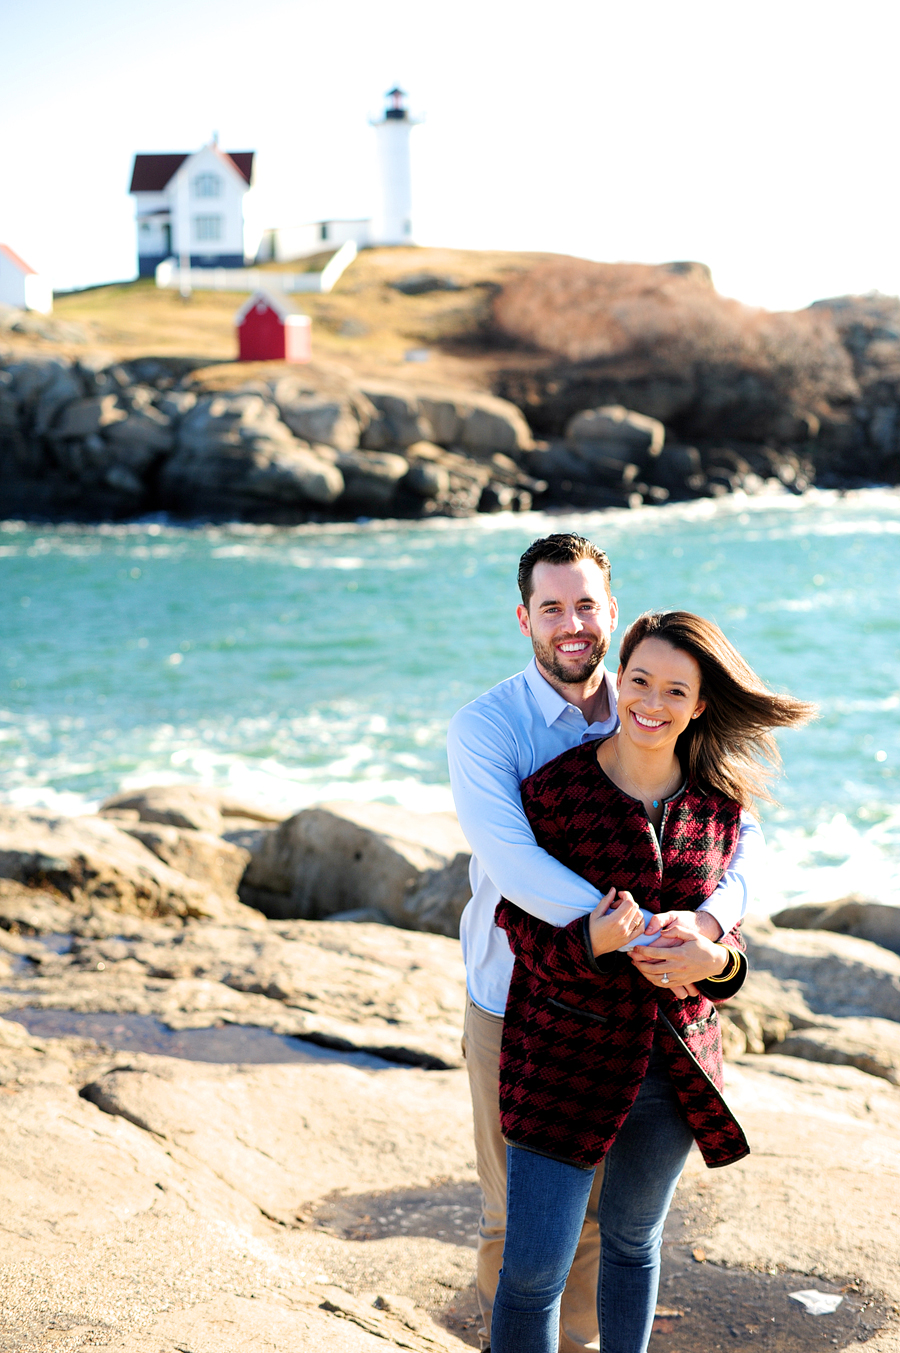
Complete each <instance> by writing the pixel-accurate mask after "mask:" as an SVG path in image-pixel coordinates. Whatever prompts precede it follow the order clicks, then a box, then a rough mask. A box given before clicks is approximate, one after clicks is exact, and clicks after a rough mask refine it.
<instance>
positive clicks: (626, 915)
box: [590, 888, 644, 958]
mask: <svg viewBox="0 0 900 1353" xmlns="http://www.w3.org/2000/svg"><path fill="white" fill-rule="evenodd" d="M643 932H644V918H643V916H642V915H641V909H640V907H639V906H638V904H637V903H636V902H635V900H634V898H633V897H632V896H631V893H626V892H622V893H618V894H617V893H616V890H615V888H610V890H609V892H608V893H607V894H606V895H605V896H604V897H602V898H601V899H600V901H599V902H598V903H597V905H596V907H595V908H594V910H593V911H592V912H591V919H590V936H591V950H592V952H593V955H594V958H598V957H599V956H600V954H611V953H614V952H615V950H616V949H621V947H622V945H623V944H627V943H628V941H629V940H633V939H634V937H635V936H636V935H642V934H643Z"/></svg>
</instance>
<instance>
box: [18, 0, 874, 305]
mask: <svg viewBox="0 0 900 1353" xmlns="http://www.w3.org/2000/svg"><path fill="white" fill-rule="evenodd" d="M2 14H3V17H2V35H0V145H2V147H3V160H4V173H3V182H2V188H0V240H3V241H4V242H5V243H8V244H10V245H11V246H12V247H13V248H14V249H16V250H17V251H18V252H19V253H20V254H22V255H23V257H25V258H26V259H27V260H28V262H30V263H31V264H32V266H33V267H36V268H38V269H39V270H41V271H45V272H47V273H49V275H50V277H51V279H52V281H53V283H54V285H55V286H56V287H58V288H63V287H71V286H77V285H85V284H89V283H93V282H101V281H106V280H112V279H118V278H124V277H131V276H133V275H134V273H135V270H136V265H135V231H134V221H133V215H134V209H133V204H132V200H131V199H130V198H129V196H128V191H127V190H128V183H129V178H130V170H131V160H132V156H133V154H134V153H135V151H174V150H189V149H196V148H198V147H199V146H200V145H202V144H203V143H204V142H205V141H207V140H209V138H210V135H211V133H212V131H213V130H218V132H219V135H220V143H221V145H222V146H223V147H224V148H225V149H233V150H255V151H256V152H257V174H256V182H257V187H256V189H255V190H254V194H253V197H254V198H255V202H254V203H253V204H252V208H251V209H252V210H253V211H254V212H255V213H257V215H258V216H259V219H260V222H261V223H263V224H267V225H272V224H293V223H297V222H302V221H305V220H315V219H317V218H319V217H322V216H342V215H349V216H367V215H369V213H370V211H371V207H372V197H371V189H370V175H371V173H372V162H373V158H374V150H373V145H372V132H371V129H370V128H369V127H368V125H367V118H368V117H369V116H370V115H371V114H375V113H377V112H379V110H380V109H381V107H382V104H383V99H382V96H383V93H384V91H385V90H387V89H388V88H390V86H391V85H392V84H393V83H395V82H397V81H399V82H400V84H401V85H402V86H403V87H404V88H405V89H407V90H409V92H410V95H411V105H412V109H413V112H414V113H416V112H418V113H422V114H424V115H425V117H426V121H425V123H424V125H423V126H421V127H419V128H418V129H417V130H416V131H415V132H414V134H413V139H414V142H415V143H416V146H415V161H414V173H415V177H414V193H415V201H414V224H415V230H416V235H417V238H418V240H419V241H420V242H421V243H423V244H443V245H451V246H457V247H462V248H481V247H484V248H491V247H493V248H504V249H547V250H553V251H557V252H562V253H572V254H580V255H583V256H585V257H589V258H598V259H608V260H619V259H636V260H641V261H649V262H659V261H664V260H667V259H676V258H693V259H700V260H702V261H703V262H705V263H708V264H709V265H710V266H711V268H712V270H713V277H714V279H715V282H716V285H717V286H718V288H719V290H720V291H721V292H723V293H725V294H726V295H732V296H737V297H738V298H739V299H741V300H743V301H746V302H749V303H751V304H756V305H765V306H768V307H770V308H773V309H791V308H795V307H799V306H803V305H807V304H808V303H809V302H810V301H812V300H815V299H816V298H818V297H822V296H833V295H837V294H841V293H844V292H865V291H871V290H875V289H877V290H880V291H883V292H887V293H890V294H897V293H900V232H898V223H897V218H898V199H900V193H898V186H897V182H898V158H900V157H898V108H900V104H898V98H897V84H898V72H897V64H898V50H900V48H898V38H900V4H898V3H897V0H855V3H853V4H852V5H851V4H850V3H849V2H848V0H843V2H842V3H841V4H838V3H835V0H814V2H813V0H752V2H751V0H712V2H710V0H682V3H680V4H674V3H672V0H643V3H640V4H635V3H630V4H629V3H622V0H619V3H615V4H612V3H609V2H608V0H591V2H589V3H584V0H558V2H557V3H556V4H553V3H548V0H542V2H541V3H536V2H535V0H516V2H515V3H514V2H513V0H453V3H452V4H451V3H446V2H445V0H409V2H408V0H343V3H339V0H324V2H323V0H315V3H311V2H310V0H255V3H253V4H248V3H247V0H155V2H154V3H153V4H152V5H148V4H141V5H135V4H128V3H126V2H125V0H79V3H77V4H73V3H72V0H3V6H2Z"/></svg>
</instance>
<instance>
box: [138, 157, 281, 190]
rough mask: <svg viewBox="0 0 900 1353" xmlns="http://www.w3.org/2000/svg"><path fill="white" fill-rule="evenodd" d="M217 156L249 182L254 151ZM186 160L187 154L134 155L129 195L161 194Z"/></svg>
mask: <svg viewBox="0 0 900 1353" xmlns="http://www.w3.org/2000/svg"><path fill="white" fill-rule="evenodd" d="M219 154H220V155H221V156H222V158H223V159H224V160H230V161H231V163H232V165H233V167H234V168H235V169H236V170H237V171H238V173H239V174H240V176H241V178H242V179H243V180H244V181H245V182H246V183H249V182H250V175H251V174H252V173H253V156H254V154H255V152H254V151H252V150H229V151H219ZM187 158H188V153H187V152H185V153H184V154H181V155H135V157H134V169H133V170H132V174H131V187H130V188H129V189H128V191H129V192H130V193H161V192H162V190H163V188H165V186H166V184H167V183H168V182H169V179H170V178H171V177H172V175H173V174H174V173H176V172H177V171H178V170H179V169H180V168H181V166H182V165H183V164H184V162H185V160H186V159H187Z"/></svg>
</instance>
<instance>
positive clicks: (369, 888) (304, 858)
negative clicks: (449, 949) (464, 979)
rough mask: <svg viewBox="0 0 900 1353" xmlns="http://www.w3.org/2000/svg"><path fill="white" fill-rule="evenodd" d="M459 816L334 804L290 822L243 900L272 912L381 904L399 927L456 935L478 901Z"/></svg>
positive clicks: (296, 913) (247, 882) (256, 866)
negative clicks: (472, 901)
mask: <svg viewBox="0 0 900 1353" xmlns="http://www.w3.org/2000/svg"><path fill="white" fill-rule="evenodd" d="M469 853H470V852H469V848H468V846H467V844H466V840H465V837H464V836H463V834H462V831H461V830H460V827H459V824H458V823H457V821H456V819H455V817H453V816H452V815H451V814H448V813H427V814H426V813H411V812H409V811H407V810H406V809H403V808H397V807H394V806H392V805H389V804H383V803H327V804H321V805H319V806H318V807H316V808H308V809H305V810H304V811H303V812H301V813H298V814H297V815H296V816H295V817H292V818H289V819H288V820H287V821H286V822H284V823H282V825H281V826H280V827H279V828H277V830H276V831H274V832H272V833H271V834H270V835H269V836H268V837H267V839H266V840H265V842H264V843H263V846H262V848H261V850H260V851H259V853H258V854H256V855H255V856H254V858H253V860H252V861H251V863H250V865H249V866H248V868H247V872H246V874H245V876H244V882H243V885H242V888H241V897H242V899H243V900H244V901H245V902H247V903H249V905H251V906H254V907H258V908H259V909H260V911H263V912H265V914H266V915H268V916H275V917H327V916H334V915H336V914H338V913H341V912H352V911H358V910H359V909H361V908H376V909H377V910H378V911H379V912H380V913H381V914H382V915H383V916H384V917H385V918H386V919H388V920H390V921H391V922H393V924H394V925H399V926H403V927H406V928H408V929H412V930H417V929H423V930H430V931H432V932H435V933H438V934H443V935H455V934H456V933H457V931H458V926H459V917H460V914H461V913H462V909H463V907H464V906H465V904H466V902H467V901H468V898H469V896H470V893H469V887H468V877H467V874H466V862H467V861H468V857H469Z"/></svg>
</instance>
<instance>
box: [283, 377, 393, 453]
mask: <svg viewBox="0 0 900 1353" xmlns="http://www.w3.org/2000/svg"><path fill="white" fill-rule="evenodd" d="M327 385H328V386H329V388H328V389H327V390H322V389H315V388H312V389H311V388H310V386H309V383H308V382H307V381H305V380H303V379H302V378H301V377H296V376H282V377H281V378H280V379H278V380H277V381H275V382H274V384H273V386H272V393H273V397H274V400H275V403H276V404H277V406H278V411H279V413H280V414H281V417H282V419H283V421H284V422H285V423H286V424H287V426H288V427H289V428H290V429H291V431H292V432H293V433H294V434H295V435H296V436H297V437H301V438H303V439H304V440H305V441H308V442H320V443H323V444H324V445H326V446H333V447H334V448H335V449H336V450H338V451H352V450H353V449H354V448H355V447H357V446H359V439H360V435H361V434H362V432H363V431H364V430H365V429H366V428H367V427H368V426H369V424H370V423H371V422H372V419H373V418H374V417H375V416H376V411H375V408H374V406H373V405H372V404H371V403H370V402H369V400H368V399H367V398H366V396H365V395H364V394H363V393H362V392H361V391H359V390H355V389H353V388H352V387H349V386H348V387H346V388H344V387H343V383H339V385H340V388H335V386H336V383H335V382H334V381H329V382H327Z"/></svg>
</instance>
